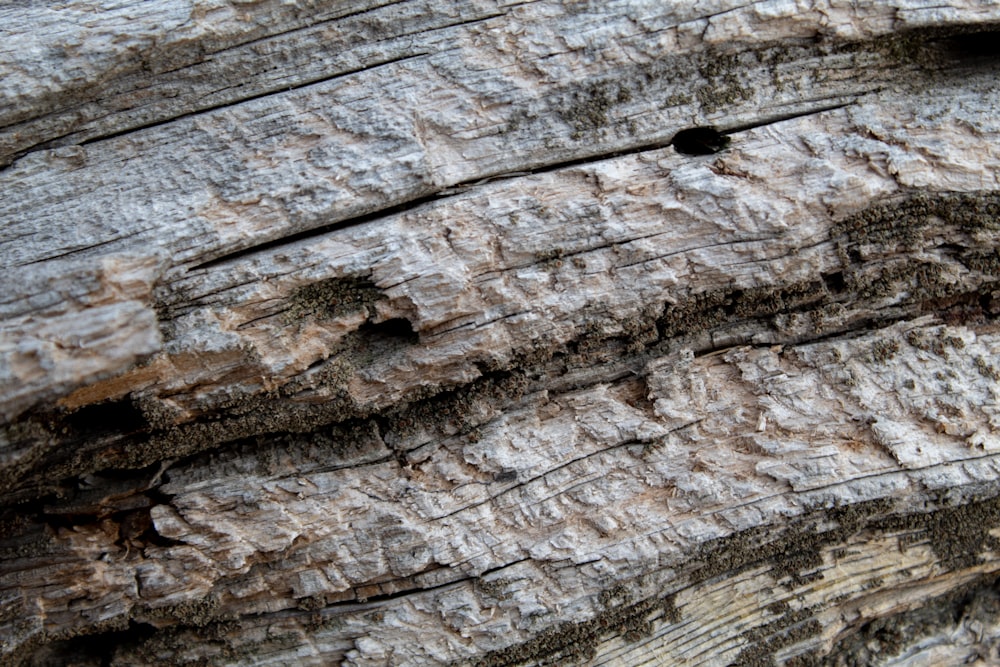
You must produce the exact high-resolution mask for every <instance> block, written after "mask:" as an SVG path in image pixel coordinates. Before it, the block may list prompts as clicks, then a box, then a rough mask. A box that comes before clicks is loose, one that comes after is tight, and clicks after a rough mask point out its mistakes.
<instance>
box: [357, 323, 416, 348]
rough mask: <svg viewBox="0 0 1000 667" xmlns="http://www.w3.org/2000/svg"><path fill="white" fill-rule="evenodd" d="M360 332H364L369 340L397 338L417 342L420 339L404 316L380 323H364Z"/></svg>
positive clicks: (359, 329)
mask: <svg viewBox="0 0 1000 667" xmlns="http://www.w3.org/2000/svg"><path fill="white" fill-rule="evenodd" d="M358 333H360V334H363V335H364V336H365V338H366V339H368V340H372V339H375V340H397V341H405V342H408V343H416V342H417V339H418V336H417V333H416V332H415V331H414V330H413V325H412V324H410V321H409V320H408V319H406V318H403V317H395V318H393V319H391V320H386V321H385V322H379V323H378V324H372V323H366V324H363V325H361V327H359V328H358Z"/></svg>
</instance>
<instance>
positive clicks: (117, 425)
mask: <svg viewBox="0 0 1000 667" xmlns="http://www.w3.org/2000/svg"><path fill="white" fill-rule="evenodd" d="M65 423H66V425H67V426H69V427H70V428H71V429H73V430H74V431H75V432H77V434H79V435H91V434H95V433H104V432H113V433H135V432H137V431H142V430H144V429H147V428H149V423H148V422H147V421H146V419H145V417H143V415H142V412H141V411H140V410H139V409H138V408H137V407H136V406H135V405H134V404H133V403H132V401H131V399H122V400H118V401H108V402H106V403H98V404H96V405H88V406H85V407H82V408H80V409H79V410H77V411H76V412H73V413H71V414H69V415H67V416H66V422H65Z"/></svg>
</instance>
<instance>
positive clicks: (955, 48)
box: [944, 31, 1000, 59]
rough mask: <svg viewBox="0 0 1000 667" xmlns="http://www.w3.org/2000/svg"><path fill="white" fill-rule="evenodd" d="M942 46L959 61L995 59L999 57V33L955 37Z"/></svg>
mask: <svg viewBox="0 0 1000 667" xmlns="http://www.w3.org/2000/svg"><path fill="white" fill-rule="evenodd" d="M944 44H945V48H946V49H947V50H948V52H949V53H950V54H951V55H952V56H953V57H956V58H959V59H978V58H996V57H997V56H1000V31H990V32H974V33H969V34H966V35H956V36H954V37H951V38H949V39H947V40H945V41H944Z"/></svg>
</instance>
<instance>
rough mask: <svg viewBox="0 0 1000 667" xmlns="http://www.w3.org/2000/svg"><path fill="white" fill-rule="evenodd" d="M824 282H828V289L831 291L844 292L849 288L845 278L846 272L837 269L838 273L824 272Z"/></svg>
mask: <svg viewBox="0 0 1000 667" xmlns="http://www.w3.org/2000/svg"><path fill="white" fill-rule="evenodd" d="M822 278H823V282H824V283H825V284H826V289H827V290H829V291H830V292H834V293H836V292H843V291H844V289H846V288H847V281H846V280H844V272H843V271H837V272H836V273H824V274H822Z"/></svg>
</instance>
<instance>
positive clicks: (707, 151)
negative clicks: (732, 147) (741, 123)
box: [670, 127, 729, 155]
mask: <svg viewBox="0 0 1000 667" xmlns="http://www.w3.org/2000/svg"><path fill="white" fill-rule="evenodd" d="M670 143H671V144H673V147H674V150H676V151H677V152H678V153H681V154H683V155H712V154H713V153H718V152H719V151H721V150H722V149H723V148H725V147H726V146H728V145H729V137H727V136H725V135H724V134H722V133H720V132H719V131H718V130H716V129H715V128H714V127H692V128H688V129H686V130H681V131H680V132H678V133H677V134H675V135H674V138H673V139H671V140H670Z"/></svg>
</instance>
